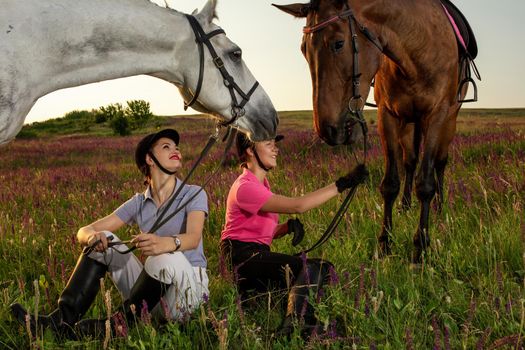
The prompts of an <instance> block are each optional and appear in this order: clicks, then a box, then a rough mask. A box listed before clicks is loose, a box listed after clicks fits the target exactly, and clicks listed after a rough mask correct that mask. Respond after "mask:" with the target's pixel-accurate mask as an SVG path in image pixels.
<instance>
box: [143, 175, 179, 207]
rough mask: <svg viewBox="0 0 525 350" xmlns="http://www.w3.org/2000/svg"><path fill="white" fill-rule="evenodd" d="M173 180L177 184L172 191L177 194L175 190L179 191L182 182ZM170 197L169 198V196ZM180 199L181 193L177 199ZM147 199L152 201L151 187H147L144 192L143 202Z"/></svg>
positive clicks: (177, 179)
mask: <svg viewBox="0 0 525 350" xmlns="http://www.w3.org/2000/svg"><path fill="white" fill-rule="evenodd" d="M175 180H176V181H177V183H176V184H175V190H173V193H175V192H177V190H178V189H179V187H180V185H181V184H182V181H181V180H180V179H179V178H175ZM173 193H172V195H173ZM170 197H171V195H170ZM180 197H182V193H179V194H178V197H177V198H180ZM148 199H149V200H151V201H153V195H152V193H151V185H148V187H147V188H146V190H145V191H144V199H143V202H145V201H146V200H148ZM168 199H169V198H168Z"/></svg>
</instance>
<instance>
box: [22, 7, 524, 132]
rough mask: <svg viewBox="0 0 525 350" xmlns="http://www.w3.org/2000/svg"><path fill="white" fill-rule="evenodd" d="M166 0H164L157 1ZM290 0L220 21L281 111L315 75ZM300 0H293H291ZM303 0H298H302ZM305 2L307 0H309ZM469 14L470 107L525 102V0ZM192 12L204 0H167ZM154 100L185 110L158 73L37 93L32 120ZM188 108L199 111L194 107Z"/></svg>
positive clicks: (163, 111) (305, 92)
mask: <svg viewBox="0 0 525 350" xmlns="http://www.w3.org/2000/svg"><path fill="white" fill-rule="evenodd" d="M155 2H157V3H159V4H164V2H163V1H162V0H161V1H158V0H157V1H155ZM272 2H274V3H277V4H287V3H289V2H288V1H284V0H271V1H266V0H219V2H218V5H217V12H218V15H219V20H218V21H217V23H218V24H219V25H220V26H221V27H222V28H223V29H224V30H225V31H226V34H227V35H228V37H229V38H230V39H231V40H233V41H234V42H236V43H237V44H238V45H239V46H240V47H241V48H242V50H243V58H244V60H245V62H246V64H247V66H248V67H249V68H250V70H251V72H252V73H253V74H254V76H255V77H256V79H258V80H259V82H260V83H261V84H262V86H263V87H264V89H265V90H266V92H267V93H268V95H269V96H270V98H271V99H272V101H273V103H274V105H275V107H276V109H277V110H278V111H284V110H309V109H312V107H311V106H312V101H311V99H312V97H311V93H312V90H311V80H310V73H309V70H308V66H307V63H306V61H305V59H304V58H303V56H302V55H301V53H300V50H299V45H300V42H301V37H302V32H301V30H302V27H303V25H304V19H294V18H292V17H291V16H289V15H287V14H285V13H283V12H281V11H279V10H277V9H276V8H274V7H273V6H271V3H272ZM290 2H295V1H293V0H292V1H290ZM297 2H298V1H297ZM304 2H306V1H304ZM453 2H454V4H455V5H456V6H457V7H458V8H459V9H460V10H462V12H463V13H464V14H465V16H466V17H467V19H468V20H469V22H470V25H471V26H472V28H473V30H474V32H475V34H476V39H477V43H478V48H479V55H478V58H477V59H476V64H477V66H478V68H479V70H480V72H481V76H482V81H479V82H477V85H478V89H479V93H478V94H479V96H478V97H479V101H478V102H476V103H469V104H467V105H464V107H466V108H512V107H525V88H524V87H525V84H524V80H525V45H523V43H524V41H523V34H525V20H524V19H523V16H524V14H525V0H501V1H493V0H454V1H453ZM168 4H169V5H170V6H171V7H172V8H174V9H176V10H179V11H182V12H189V13H191V12H192V11H193V10H194V9H195V8H199V9H200V8H202V7H203V5H204V4H205V0H199V1H195V0H176V1H174V0H168ZM134 99H141V100H146V101H148V102H150V104H151V109H152V111H153V113H155V114H157V115H175V114H184V113H185V112H184V111H183V108H182V105H183V100H182V98H181V97H180V95H179V93H178V90H177V89H176V88H175V86H173V85H171V84H169V83H167V82H165V81H163V80H160V79H156V78H151V77H148V76H137V77H131V78H124V79H117V80H112V81H107V82H102V83H96V84H90V85H85V86H81V87H76V88H70V89H64V90H60V91H56V92H54V93H51V94H49V95H46V96H44V97H42V98H40V99H39V100H38V102H37V103H36V104H35V105H34V106H33V108H32V110H31V112H30V113H29V115H28V116H27V118H26V121H25V122H26V123H31V122H34V121H42V120H45V119H48V118H56V117H60V116H62V115H64V114H65V113H67V112H69V111H72V110H81V109H92V108H98V107H100V106H104V105H107V104H110V103H116V102H120V103H123V104H125V102H126V101H128V100H134ZM186 113H187V114H191V113H196V112H195V111H194V110H191V109H190V110H188V112H186Z"/></svg>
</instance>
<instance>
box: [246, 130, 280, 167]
mask: <svg viewBox="0 0 525 350" xmlns="http://www.w3.org/2000/svg"><path fill="white" fill-rule="evenodd" d="M282 139H284V135H276V136H275V138H274V140H275V142H279V141H281V140H282ZM236 146H237V155H238V157H239V160H240V161H241V166H243V167H244V166H245V163H246V161H247V160H248V159H247V158H246V150H247V149H248V148H251V149H252V150H253V153H254V154H255V159H257V163H259V166H260V167H261V168H262V169H264V170H266V171H270V169H268V168H267V167H266V166H265V165H264V164H263V163H262V162H261V160H260V159H259V155H258V154H257V151H255V142H253V141H251V140H250V139H249V138H248V136H246V134H244V133H242V132H238V133H237V140H236Z"/></svg>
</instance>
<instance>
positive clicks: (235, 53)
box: [230, 50, 242, 62]
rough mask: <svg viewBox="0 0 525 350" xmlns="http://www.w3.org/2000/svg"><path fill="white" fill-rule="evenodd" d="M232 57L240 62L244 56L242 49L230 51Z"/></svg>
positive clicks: (234, 60)
mask: <svg viewBox="0 0 525 350" xmlns="http://www.w3.org/2000/svg"><path fill="white" fill-rule="evenodd" d="M230 58H231V59H232V61H233V62H239V61H240V60H241V58H242V51H241V50H235V51H232V52H230Z"/></svg>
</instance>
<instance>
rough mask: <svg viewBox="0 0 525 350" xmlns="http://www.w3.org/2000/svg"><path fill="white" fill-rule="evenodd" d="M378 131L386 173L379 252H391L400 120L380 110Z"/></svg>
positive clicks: (383, 253) (397, 181) (396, 190)
mask: <svg viewBox="0 0 525 350" xmlns="http://www.w3.org/2000/svg"><path fill="white" fill-rule="evenodd" d="M378 132H379V135H380V139H381V146H382V148H383V154H384V162H385V175H384V176H383V180H382V181H381V185H380V187H379V189H380V191H381V195H382V196H383V203H384V207H383V226H382V228H381V233H380V235H379V237H378V241H379V254H380V256H385V255H388V254H390V253H391V248H390V234H391V233H392V208H393V206H394V202H395V200H396V198H397V195H398V194H399V187H400V182H399V175H398V169H397V164H398V159H399V154H400V147H399V142H398V121H397V120H396V119H395V118H394V117H393V116H392V115H391V114H390V113H389V112H387V111H385V110H383V109H379V110H378Z"/></svg>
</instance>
